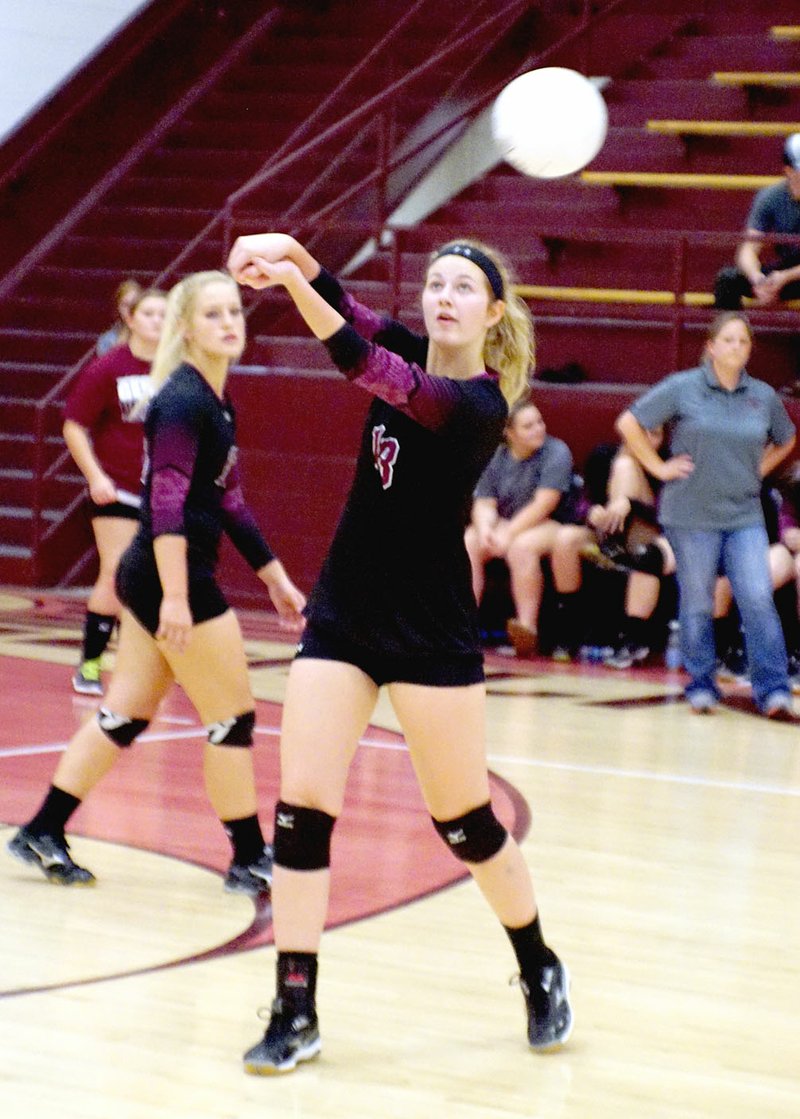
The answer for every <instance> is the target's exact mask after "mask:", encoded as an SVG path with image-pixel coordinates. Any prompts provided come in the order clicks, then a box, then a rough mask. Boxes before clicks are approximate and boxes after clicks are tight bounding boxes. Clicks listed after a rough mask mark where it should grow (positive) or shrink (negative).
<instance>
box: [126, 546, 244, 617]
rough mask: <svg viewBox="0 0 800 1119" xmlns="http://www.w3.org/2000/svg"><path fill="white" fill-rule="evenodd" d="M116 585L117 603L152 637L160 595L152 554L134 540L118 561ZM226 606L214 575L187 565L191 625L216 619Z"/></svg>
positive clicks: (226, 608)
mask: <svg viewBox="0 0 800 1119" xmlns="http://www.w3.org/2000/svg"><path fill="white" fill-rule="evenodd" d="M116 586H117V594H118V596H119V600H120V602H121V603H123V605H124V606H127V608H128V609H129V610H130V612H131V613H132V614H133V616H134V617H135V618H136V619H137V621H139V622H140V623H141V624H142V625H143V626H144V628H145V629H146V630H148V631H149V632H150V633H152V634H153V636H155V634H156V631H157V630H158V612H159V610H160V609H161V599H162V597H163V595H162V592H161V580H160V579H159V577H158V568H157V567H156V563H155V557H153V556H152V555H150V554H148V552H147V551H146V550H145V549H143V548H140V547H139V546H138V545H137V544H136V542H134V543H133V544H131V546H130V547H129V548H128V549H127V551H125V552H124V553H123V555H122V559H121V560H120V561H119V566H118V567H117V577H116ZM229 608H230V607H229V605H228V601H227V599H226V598H225V595H224V594H223V593H222V591H221V590H220V589H219V587H218V586H217V581H216V579H215V578H214V576H213V574H212V573H211V572H210V571H207V570H201V571H197V570H194V571H193V570H192V567H191V565H190V567H189V610H190V612H191V615H192V621H193V622H194V624H195V625H199V623H200V622H208V621H210V620H211V619H212V618H218V617H220V615H222V614H224V613H225V612H226V611H227V610H228V609H229Z"/></svg>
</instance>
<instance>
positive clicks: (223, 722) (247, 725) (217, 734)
mask: <svg viewBox="0 0 800 1119" xmlns="http://www.w3.org/2000/svg"><path fill="white" fill-rule="evenodd" d="M255 725H256V713H255V711H245V712H244V714H243V715H233V716H232V717H231V718H230V719H220V720H219V722H218V723H211V724H210V726H207V727H206V731H207V732H208V741H209V742H210V743H211V745H212V746H252V745H253V728H254V727H255Z"/></svg>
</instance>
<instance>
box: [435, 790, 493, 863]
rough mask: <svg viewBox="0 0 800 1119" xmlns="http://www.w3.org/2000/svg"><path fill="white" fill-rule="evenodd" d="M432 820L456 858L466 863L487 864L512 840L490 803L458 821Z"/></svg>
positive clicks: (459, 818) (467, 813) (473, 810)
mask: <svg viewBox="0 0 800 1119" xmlns="http://www.w3.org/2000/svg"><path fill="white" fill-rule="evenodd" d="M431 819H432V820H433V825H434V827H435V828H436V830H437V831H438V833H439V835H440V836H441V837H442V839H443V840H444V841H445V843H446V844H447V846H448V847H449V848H450V850H451V851H452V852H453V854H454V855H455V856H456V858H458V859H461V860H462V862H465V863H485V862H486V860H487V859H491V858H492V856H493V855H496V854H497V852H498V851H499V850H500V848H501V847H502V846H503V844H504V843H505V841H506V839H507V837H508V832H507V831H506V829H505V828H504V827H503V825H502V824H501V823H500V821H499V820H498V819H497V817H496V816H495V814H494V812H493V811H492V806H491V804H490V803H489V802H488V801H487V803H486V804H482V805H481V806H480V808H473V809H472V811H471V812H466V813H465V814H464V815H463V816H459V817H458V819H456V820H436V819H434V817H431Z"/></svg>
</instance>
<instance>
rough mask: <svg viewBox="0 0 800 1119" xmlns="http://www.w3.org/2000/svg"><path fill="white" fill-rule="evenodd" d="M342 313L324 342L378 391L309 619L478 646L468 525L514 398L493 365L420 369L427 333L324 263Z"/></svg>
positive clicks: (373, 635)
mask: <svg viewBox="0 0 800 1119" xmlns="http://www.w3.org/2000/svg"><path fill="white" fill-rule="evenodd" d="M314 287H315V288H316V290H317V291H318V292H319V293H320V294H321V295H322V296H323V298H325V300H326V301H327V302H328V303H330V304H331V306H334V307H336V309H337V310H338V311H340V312H341V314H342V315H343V316H344V318H345V319H347V324H346V325H345V326H343V327H342V328H341V330H339V331H338V332H337V333H336V334H335V335H334V336H333V337H332V338H330V339H328V341H327V343H326V345H327V348H328V351H329V353H330V354H331V357H332V359H333V361H334V363H335V364H336V366H337V367H338V368H339V369H340V370H341V371H342V372H343V373H344V374H345V375H346V376H347V377H348V379H350V380H351V381H352V382H353V384H355V385H358V386H360V387H361V388H364V389H366V390H367V391H368V392H370V393H371V394H373V395H374V396H375V398H376V399H375V400H374V401H373V403H372V405H371V407H370V409H369V413H368V416H367V420H366V424H365V427H364V432H363V436H362V440H361V448H360V451H359V455H358V461H357V465H356V473H355V478H354V481H353V485H352V488H351V490H350V494H349V496H348V499H347V503H346V505H345V508H344V512H343V514H342V517H341V519H340V521H339V525H338V527H337V530H336V534H335V536H334V539H333V543H332V545H331V548H330V550H329V552H328V555H327V558H326V560H325V563H324V565H323V568H322V571H321V573H320V577H319V580H318V582H317V585H316V586H315V588H314V590H313V591H312V594H311V596H310V599H309V604H308V608H307V614H308V617H309V621H310V622H311V623H312V624H313V625H314V626H315V627H318V628H319V629H323V630H325V629H327V630H330V631H332V632H334V633H336V634H338V635H339V636H341V637H343V638H346V639H347V640H349V641H352V642H354V643H356V644H359V645H361V646H364V647H366V648H369V649H372V650H375V651H376V652H380V653H382V654H385V655H388V656H400V657H404V656H405V657H407V656H415V657H416V656H420V657H428V656H431V657H432V656H437V655H442V654H445V655H448V656H452V655H460V654H462V653H463V654H474V653H475V652H476V651H480V648H481V646H480V640H479V633H478V625H477V609H476V605H475V599H474V596H473V593H472V583H471V575H470V566H469V560H468V557H467V553H466V549H465V547H464V529H465V527H466V524H467V521H468V519H469V514H470V509H471V505H472V491H473V489H474V487H475V484H476V482H477V480H478V478H479V477H480V475H481V473H482V471H483V469H484V467H485V466H486V464H487V463H488V462H489V460H490V458H491V457H492V455H493V453H494V451H495V450H496V448H497V446H498V443H499V442H500V439H501V437H502V433H503V427H504V425H505V422H506V419H507V416H508V409H507V406H506V402H505V400H504V398H503V395H502V393H501V391H500V387H499V384H498V380H497V377H496V375H495V374H493V373H491V372H487V373H484V374H481V375H480V376H476V377H473V378H471V379H470V380H466V381H457V380H452V379H450V378H447V377H436V376H431V375H430V374H428V373H426V372H425V361H426V355H427V339H426V338H424V337H422V336H420V335H417V334H415V333H413V332H412V331H410V330H409V329H407V328H406V327H405V326H403V325H402V324H400V323H397V322H394V321H392V320H389V319H383V318H380V317H379V316H377V315H374V314H373V313H372V312H370V311H368V310H367V309H366V308H364V307H362V306H361V305H360V304H358V303H356V302H355V301H354V300H353V299H352V298H351V297H350V296H349V295H347V294H346V293H345V292H344V291H343V290H342V288H341V287H340V286H339V284H338V282H337V281H336V280H335V279H334V278H333V277H332V276H330V275H329V274H328V273H326V272H324V271H323V272H322V273H321V274H320V276H319V277H318V278H317V280H316V281H315V282H314Z"/></svg>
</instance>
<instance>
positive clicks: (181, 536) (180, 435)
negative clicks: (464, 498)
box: [8, 272, 305, 895]
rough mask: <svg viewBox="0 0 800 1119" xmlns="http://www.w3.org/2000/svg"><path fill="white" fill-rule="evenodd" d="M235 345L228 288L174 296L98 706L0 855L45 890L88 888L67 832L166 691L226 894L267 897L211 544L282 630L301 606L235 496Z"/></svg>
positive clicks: (194, 289) (236, 659)
mask: <svg viewBox="0 0 800 1119" xmlns="http://www.w3.org/2000/svg"><path fill="white" fill-rule="evenodd" d="M243 346H244V317H243V315H242V306H241V301H240V298H239V289H238V288H237V286H236V284H235V283H234V282H233V280H232V279H231V278H230V276H227V275H225V274H224V273H221V272H201V273H197V274H195V275H193V276H188V277H187V278H186V279H185V280H183V281H181V283H180V284H178V285H177V286H176V287H175V288H173V290H172V292H170V296H169V300H168V303H167V315H166V319H165V322H164V329H163V333H162V337H161V341H160V343H159V349H158V352H157V354H156V358H155V361H154V363H153V372H152V376H153V381H154V383H155V386H156V387H158V386H161V387H160V388H158V391H157V392H156V395H155V396H154V397H153V400H152V402H151V403H150V405H149V408H148V411H147V418H146V421H145V429H146V436H147V467H146V477H145V484H144V489H143V498H144V500H143V511H142V519H141V523H140V525H139V529H138V532H137V535H136V538H135V540H134V541H133V543H132V544H131V545H130V547H129V548H128V549H127V551H126V552H125V554H124V555H123V557H122V559H121V560H120V563H119V568H118V571H117V590H118V592H119V596H120V599H121V601H122V603H123V605H124V609H123V611H122V618H121V625H120V637H119V648H118V651H117V659H116V665H115V668H114V674H113V676H112V679H111V684H110V686H109V689H108V696H107V698H106V700H105V703H104V705H103V706H101V707H100V709H99V710H98V712H97V718H96V719H91V720H89V721H88V722H87V723H85V724H84V725H83V727H81V729H80V730H79V731H78V732H77V734H76V735H75V736H74V737H73V739H72V741H71V742H70V743H69V746H68V747H67V750H66V752H65V753H64V755H63V756H62V758H61V760H60V761H59V763H58V766H57V768H56V772H55V775H54V777H53V783H52V785H51V786H50V789H49V791H48V793H47V795H46V797H45V799H44V801H43V803H42V805H41V806H40V808H39V810H38V812H37V813H36V814H35V815H34V816H33V817H32V819H31V820H29V821H28V823H27V824H25V825H24V826H23V827H22V828H20V829H19V831H17V832H16V834H15V835H14V836H13V838H12V839H11V840H10V841H9V844H8V849H9V851H10V853H11V854H12V855H14V856H15V857H16V858H18V859H20V860H21V861H23V862H26V863H29V864H31V865H33V866H35V867H37V868H38V869H39V870H41V871H42V872H43V873H44V875H45V877H47V878H48V879H49V880H50V881H53V882H58V883H61V884H62V885H90V884H91V883H93V882H94V875H92V873H91V872H90V871H88V870H86V869H85V868H84V867H81V866H78V865H77V864H76V863H75V862H73V860H72V858H71V856H70V854H69V848H68V846H67V842H66V838H65V834H64V833H65V827H66V824H67V821H68V820H69V818H70V816H71V815H72V813H73V812H74V811H75V810H76V808H77V807H78V805H79V804H80V803H81V802H82V801H83V800H84V798H85V797H86V796H87V794H88V793H89V792H90V791H91V789H92V788H94V786H95V785H96V784H97V782H98V781H99V780H100V778H101V777H103V776H104V775H105V774H106V773H107V772H108V771H109V770H110V769H111V767H112V766H113V765H114V763H115V762H116V761H117V759H118V757H119V756H120V753H121V751H122V750H124V749H126V748H127V747H129V746H130V745H131V744H132V743H133V741H134V739H135V738H136V737H137V736H138V735H139V734H141V732H142V731H143V730H144V729H145V727H146V726H147V724H148V722H149V721H150V719H152V717H153V715H154V714H155V712H156V710H157V708H158V705H159V703H160V702H161V700H162V699H163V697H164V696H165V695H166V692H167V690H168V689H169V688H170V687H171V685H172V682H173V680H177V681H178V682H179V683H180V685H181V686H182V688H183V690H184V692H185V693H186V695H187V696H188V697H189V699H190V700H191V702H192V703H193V704H194V706H195V708H196V710H197V712H198V714H199V716H200V719H201V720H202V722H203V723H204V724H205V725H206V728H207V731H208V743H207V744H206V747H205V754H204V759H203V771H204V776H205V780H206V788H207V791H208V795H209V799H210V800H211V803H212V805H213V807H214V809H215V811H216V812H217V815H218V816H219V818H220V820H221V822H222V824H223V826H224V828H225V831H226V833H227V835H228V837H229V839H230V841H231V846H232V848H233V858H232V862H231V865H230V867H229V869H228V872H227V874H226V876H225V883H224V884H225V888H226V889H228V890H232V891H239V892H242V893H248V894H251V895H252V894H256V893H259V892H261V891H264V890H265V889H267V888H268V887H269V883H270V880H271V876H272V850H271V848H270V847H268V846H266V845H265V843H264V836H263V834H262V832H261V827H260V824H259V821H258V816H257V812H256V790H255V780H254V775H253V759H252V751H251V747H252V744H253V728H254V724H255V703H254V700H253V695H252V692H251V690H250V682H249V678H248V670H247V660H246V657H245V652H244V646H243V643H242V635H241V631H240V629H239V623H238V621H237V619H236V615H235V614H234V613H233V611H232V610H231V609H230V608H229V606H228V604H227V602H226V601H225V596H224V594H223V593H222V591H221V589H220V588H219V586H218V585H217V582H216V579H215V569H216V565H217V553H218V546H219V540H220V537H221V534H222V532H223V531H225V532H227V533H228V535H229V536H230V538H231V540H232V541H233V543H234V544H235V545H236V547H237V548H238V549H239V551H240V552H241V553H242V555H243V556H244V558H245V559H246V560H247V561H248V562H249V563H250V565H251V566H252V567H253V569H254V570H255V571H256V574H257V575H258V577H259V578H260V579H261V580H262V582H263V583H264V584H265V586H266V587H267V590H268V591H269V594H270V597H271V599H272V601H273V603H274V605H275V607H276V609H277V610H278V613H279V615H280V618H281V621H282V622H283V624H285V625H286V626H288V627H289V628H292V629H295V630H299V629H300V628H301V627H302V624H303V619H302V614H301V611H302V609H303V607H304V606H305V598H304V596H303V595H302V594H301V593H300V591H299V590H298V589H297V588H296V587H295V586H294V584H293V583H292V582H291V580H290V579H289V578H288V576H287V574H286V572H285V571H284V569H283V566H282V564H281V563H280V561H279V560H278V559H276V558H275V556H274V555H273V553H272V552H271V550H270V548H269V546H268V545H267V543H266V542H265V540H264V538H263V536H262V535H261V532H260V530H259V529H258V526H257V525H256V523H255V521H254V519H253V516H252V514H251V513H250V510H249V508H248V507H247V505H246V503H245V501H244V497H243V494H242V489H241V484H240V480H239V473H238V469H237V466H236V458H237V448H236V441H235V436H236V422H235V414H234V410H233V405H232V404H231V401H230V399H229V398H228V395H227V393H226V390H225V383H226V379H227V375H228V370H229V367H230V364H231V362H232V361H234V360H235V359H237V358H238V357H239V355H240V354H241V352H242V348H243ZM176 367H177V368H176Z"/></svg>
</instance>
